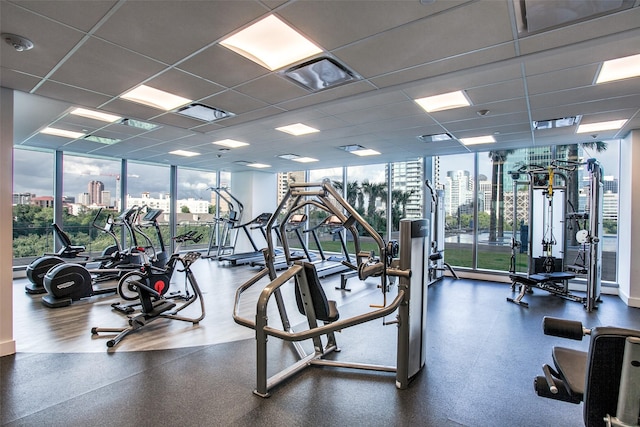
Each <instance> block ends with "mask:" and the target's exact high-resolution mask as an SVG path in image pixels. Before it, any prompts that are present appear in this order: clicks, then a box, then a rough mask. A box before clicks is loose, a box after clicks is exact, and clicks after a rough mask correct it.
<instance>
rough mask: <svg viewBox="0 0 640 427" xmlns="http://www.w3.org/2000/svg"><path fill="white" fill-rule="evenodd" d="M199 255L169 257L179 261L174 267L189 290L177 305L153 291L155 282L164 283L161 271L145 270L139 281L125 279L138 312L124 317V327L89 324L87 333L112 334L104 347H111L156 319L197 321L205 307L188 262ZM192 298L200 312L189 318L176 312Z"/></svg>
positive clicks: (201, 316) (203, 314)
mask: <svg viewBox="0 0 640 427" xmlns="http://www.w3.org/2000/svg"><path fill="white" fill-rule="evenodd" d="M201 255H202V254H201V253H200V252H188V253H186V254H184V255H177V254H174V255H172V258H171V259H174V256H175V260H177V261H180V263H181V264H182V269H178V270H177V271H179V272H182V273H184V274H185V277H186V278H185V280H186V283H187V284H188V285H189V287H190V289H191V292H193V293H192V294H190V297H188V298H186V299H184V301H183V303H181V304H177V303H176V302H175V301H174V300H171V299H166V298H165V297H164V296H163V295H162V294H161V293H160V292H158V291H157V290H156V284H157V283H158V282H161V283H162V286H164V285H165V280H166V274H165V272H164V271H155V270H154V269H148V270H147V271H148V272H149V274H148V275H145V276H140V277H139V280H135V281H134V280H129V281H128V282H127V287H128V289H129V291H135V292H136V293H137V294H138V298H139V300H140V305H141V307H142V308H141V310H140V312H139V313H136V314H133V315H130V316H128V326H125V327H119V328H103V327H93V328H91V334H92V335H99V334H100V333H115V334H116V336H115V337H113V338H110V339H109V340H108V341H107V347H108V348H112V347H115V346H116V345H118V343H120V341H122V340H123V339H124V338H125V337H126V336H127V335H129V334H131V333H132V332H136V331H139V330H140V329H142V328H144V327H146V326H147V325H149V324H150V323H151V322H154V321H156V320H158V319H170V320H179V321H182V322H189V323H192V324H194V325H197V324H198V323H200V321H201V320H202V319H204V317H205V307H204V301H203V299H202V292H201V291H200V287H199V286H198V282H197V281H196V278H195V276H194V274H193V271H192V270H191V265H192V264H193V263H194V262H196V261H197V260H198V258H200V256H201ZM196 300H199V301H200V311H199V314H198V315H197V316H195V317H189V316H184V315H181V314H180V312H181V311H182V310H184V309H186V308H187V307H189V306H190V305H191V304H193V303H195V302H196Z"/></svg>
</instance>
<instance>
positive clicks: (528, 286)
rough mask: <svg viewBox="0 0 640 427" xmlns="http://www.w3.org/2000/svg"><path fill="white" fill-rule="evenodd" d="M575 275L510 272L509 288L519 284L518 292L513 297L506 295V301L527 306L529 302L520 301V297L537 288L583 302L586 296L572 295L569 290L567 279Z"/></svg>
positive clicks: (560, 272) (512, 288)
mask: <svg viewBox="0 0 640 427" xmlns="http://www.w3.org/2000/svg"><path fill="white" fill-rule="evenodd" d="M575 277H576V276H575V274H573V273H568V272H563V271H559V272H553V273H536V274H531V275H529V276H523V275H520V274H510V275H509V278H510V279H511V290H512V291H515V288H516V285H520V292H519V293H518V296H517V297H515V298H510V297H507V301H509V302H512V303H514V304H518V305H521V306H523V307H529V303H527V302H525V301H522V299H523V298H524V296H525V294H527V293H533V288H538V289H542V290H543V291H547V292H549V293H550V294H553V295H557V296H559V297H561V298H565V299H568V300H571V301H576V302H581V303H583V304H584V303H585V301H586V298H584V297H581V296H578V295H574V294H572V293H571V292H570V291H569V280H571V279H574V278H575Z"/></svg>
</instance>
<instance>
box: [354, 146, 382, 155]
mask: <svg viewBox="0 0 640 427" xmlns="http://www.w3.org/2000/svg"><path fill="white" fill-rule="evenodd" d="M351 154H355V155H356V156H360V157H365V156H377V155H378V154H380V152H379V151H376V150H372V149H370V148H365V149H364V150H356V151H352V152H351Z"/></svg>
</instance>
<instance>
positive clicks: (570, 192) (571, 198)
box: [558, 141, 607, 246]
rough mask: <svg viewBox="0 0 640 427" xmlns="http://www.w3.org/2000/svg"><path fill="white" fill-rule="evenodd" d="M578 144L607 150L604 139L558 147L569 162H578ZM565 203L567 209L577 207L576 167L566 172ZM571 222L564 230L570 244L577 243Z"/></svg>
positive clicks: (578, 191)
mask: <svg viewBox="0 0 640 427" xmlns="http://www.w3.org/2000/svg"><path fill="white" fill-rule="evenodd" d="M578 145H580V146H581V147H582V148H587V149H595V150H596V153H602V152H604V151H606V150H607V143H606V142H604V141H588V142H583V143H581V144H570V145H561V146H560V147H558V148H559V149H560V150H561V151H562V152H565V153H566V156H567V157H566V159H567V161H569V162H575V163H578V162H579V161H580V159H579V158H578ZM566 185H567V204H568V205H569V209H572V210H573V211H576V210H577V209H578V204H579V197H580V196H579V194H580V189H579V188H578V185H579V183H578V169H575V170H571V171H569V172H568V173H567V183H566ZM572 226H573V224H570V223H569V222H568V221H567V222H566V227H567V230H565V236H568V238H569V239H571V243H570V244H571V246H575V245H577V244H578V243H577V241H576V236H575V233H571V232H569V231H570V229H569V228H570V227H572Z"/></svg>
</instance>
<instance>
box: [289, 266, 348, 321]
mask: <svg viewBox="0 0 640 427" xmlns="http://www.w3.org/2000/svg"><path fill="white" fill-rule="evenodd" d="M300 264H301V265H302V267H303V271H304V274H305V276H306V278H307V283H308V284H309V292H310V293H311V300H312V301H313V310H314V311H315V314H316V319H318V320H322V321H323V322H335V321H336V320H338V319H339V318H340V313H338V307H337V305H336V302H335V301H330V300H327V295H326V294H325V293H324V289H322V284H321V283H320V279H319V278H318V272H317V271H316V266H315V265H314V264H313V263H310V262H300ZM295 289H296V303H297V304H298V311H300V313H301V314H306V312H305V309H304V302H303V300H302V294H301V292H300V286H299V284H298V283H296V286H295Z"/></svg>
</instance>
